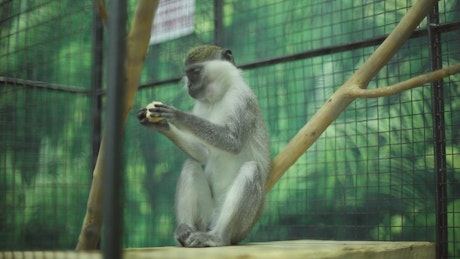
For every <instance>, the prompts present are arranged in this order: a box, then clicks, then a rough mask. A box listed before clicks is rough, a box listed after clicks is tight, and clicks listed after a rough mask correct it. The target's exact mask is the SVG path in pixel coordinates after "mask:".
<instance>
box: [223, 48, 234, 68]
mask: <svg viewBox="0 0 460 259" xmlns="http://www.w3.org/2000/svg"><path fill="white" fill-rule="evenodd" d="M222 59H224V60H227V61H229V62H230V63H232V64H233V65H235V60H233V54H232V51H231V50H229V49H224V50H222Z"/></svg>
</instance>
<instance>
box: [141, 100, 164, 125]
mask: <svg viewBox="0 0 460 259" xmlns="http://www.w3.org/2000/svg"><path fill="white" fill-rule="evenodd" d="M157 104H163V103H162V102H157V101H153V102H151V103H149V104H148V105H147V106H146V107H145V108H146V109H147V113H146V115H145V116H146V117H147V119H148V120H149V121H150V122H159V121H162V120H164V119H165V118H164V117H152V115H154V114H155V113H154V112H150V111H149V109H152V108H155V105H157Z"/></svg>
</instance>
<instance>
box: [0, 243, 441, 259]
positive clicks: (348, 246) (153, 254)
mask: <svg viewBox="0 0 460 259" xmlns="http://www.w3.org/2000/svg"><path fill="white" fill-rule="evenodd" d="M0 258H1V259H3V258H4V259H13V258H14V259H18V258H21V259H28V258H34V259H47V258H54V259H60V258H63V259H64V258H65V259H71V258H85V259H86V258H89V259H93V258H94V259H99V258H102V255H101V254H100V253H99V252H96V251H95V252H73V251H24V252H20V251H15V252H6V251H3V252H0ZM124 258H128V259H131V258H133V259H137V258H200V259H208V258H218V259H225V258H263V259H266V258H282V259H285V258H289V259H293V258H311V259H322V258H329V259H332V258H340V259H348V258H353V259H368V258H373V259H383V258H391V259H412V258H413V259H434V258H435V244H434V243H430V242H374V241H372V242H371V241H322V240H321V241H320V240H296V241H277V242H264V243H251V244H247V245H239V246H228V247H213V248H180V247H157V248H130V249H125V250H124Z"/></svg>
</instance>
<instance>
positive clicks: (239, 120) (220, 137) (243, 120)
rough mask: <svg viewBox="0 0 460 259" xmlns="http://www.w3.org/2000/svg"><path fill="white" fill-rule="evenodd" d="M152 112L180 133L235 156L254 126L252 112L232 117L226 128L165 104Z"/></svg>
mask: <svg viewBox="0 0 460 259" xmlns="http://www.w3.org/2000/svg"><path fill="white" fill-rule="evenodd" d="M243 110H244V109H243ZM150 111H151V112H155V113H158V114H159V115H160V116H161V117H165V118H166V119H167V120H168V121H169V122H171V123H172V124H173V125H174V126H176V127H177V128H178V129H179V131H180V130H184V131H187V132H189V133H190V134H192V135H193V136H196V138H197V139H200V140H202V141H204V142H205V145H206V144H208V145H211V146H214V147H216V148H219V149H221V150H225V151H227V152H230V153H233V154H238V153H239V152H240V151H241V149H242V148H243V145H244V142H245V140H246V139H247V137H246V136H247V135H248V133H249V129H250V128H252V124H253V123H251V121H252V120H251V118H250V116H252V114H253V113H252V112H250V111H248V112H241V113H238V116H239V117H238V116H236V115H235V116H233V117H232V116H230V117H229V118H228V120H227V121H226V123H225V125H224V126H222V125H218V124H215V123H213V122H210V121H208V120H206V119H204V118H201V117H198V116H196V115H194V114H191V113H188V112H184V111H181V110H178V109H176V108H174V107H172V106H169V105H165V104H162V105H157V106H156V108H153V109H150ZM248 122H249V123H248Z"/></svg>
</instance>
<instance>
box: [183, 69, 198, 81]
mask: <svg viewBox="0 0 460 259" xmlns="http://www.w3.org/2000/svg"><path fill="white" fill-rule="evenodd" d="M186 74H187V77H188V80H189V81H191V82H197V81H199V80H200V76H201V68H198V67H195V68H190V69H187V71H186Z"/></svg>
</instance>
